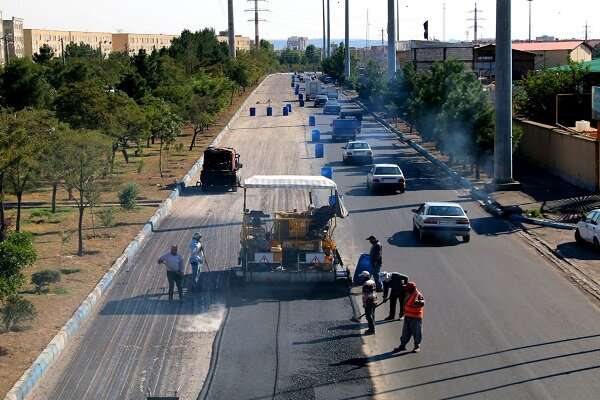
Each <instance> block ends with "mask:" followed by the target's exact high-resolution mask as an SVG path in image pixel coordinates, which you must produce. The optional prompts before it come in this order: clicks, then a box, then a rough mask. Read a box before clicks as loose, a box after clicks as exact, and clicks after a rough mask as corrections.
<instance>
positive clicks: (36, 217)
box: [29, 210, 60, 224]
mask: <svg viewBox="0 0 600 400" xmlns="http://www.w3.org/2000/svg"><path fill="white" fill-rule="evenodd" d="M29 222H32V223H34V224H44V223H50V224H56V223H58V222H60V220H59V219H58V218H57V216H56V214H53V213H52V212H51V211H50V210H35V211H33V212H32V213H31V214H30V215H29Z"/></svg>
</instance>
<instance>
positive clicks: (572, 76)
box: [514, 63, 590, 124]
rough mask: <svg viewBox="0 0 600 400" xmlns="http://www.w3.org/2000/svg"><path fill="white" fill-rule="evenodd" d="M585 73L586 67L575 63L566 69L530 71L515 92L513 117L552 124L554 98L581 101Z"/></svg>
mask: <svg viewBox="0 0 600 400" xmlns="http://www.w3.org/2000/svg"><path fill="white" fill-rule="evenodd" d="M589 72H590V71H589V67H587V66H583V65H581V64H578V63H570V64H569V66H568V67H566V68H558V69H556V68H553V69H545V70H541V71H530V72H529V73H528V74H527V75H526V76H525V78H523V79H522V80H521V81H519V82H518V83H517V87H516V88H515V96H514V108H515V113H516V114H518V115H520V116H522V117H525V118H529V119H531V120H533V121H537V122H541V123H547V124H554V122H555V118H556V116H555V112H556V95H557V94H573V95H575V96H576V97H577V98H578V99H579V100H581V99H582V97H583V96H582V94H581V93H583V85H584V81H585V78H586V76H587V75H588V74H589Z"/></svg>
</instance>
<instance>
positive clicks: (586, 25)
mask: <svg viewBox="0 0 600 400" xmlns="http://www.w3.org/2000/svg"><path fill="white" fill-rule="evenodd" d="M589 29H590V26H589V25H588V22H587V21H585V41H586V42H587V41H588V33H589Z"/></svg>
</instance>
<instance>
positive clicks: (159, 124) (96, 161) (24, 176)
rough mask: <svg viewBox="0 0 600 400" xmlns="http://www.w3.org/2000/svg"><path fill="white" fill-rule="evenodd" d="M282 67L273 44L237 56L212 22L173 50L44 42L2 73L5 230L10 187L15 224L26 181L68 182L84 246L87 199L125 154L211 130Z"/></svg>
mask: <svg viewBox="0 0 600 400" xmlns="http://www.w3.org/2000/svg"><path fill="white" fill-rule="evenodd" d="M275 68H277V59H276V56H275V54H274V52H273V49H272V47H271V46H270V44H269V43H267V42H263V43H261V48H260V49H259V50H253V51H252V52H247V53H246V52H240V53H239V54H238V57H237V58H236V59H230V58H229V57H228V54H227V47H226V45H225V44H223V43H219V42H218V41H217V39H216V36H215V34H214V31H212V30H209V29H205V30H202V31H199V32H194V33H192V32H189V31H184V32H183V33H182V34H181V35H180V36H179V37H178V38H176V39H174V40H173V42H172V45H171V47H170V48H168V49H162V50H160V51H153V52H152V53H151V54H147V53H146V52H145V51H143V50H141V51H140V52H139V53H138V54H136V55H134V56H131V57H130V56H129V55H127V54H120V53H115V54H110V55H109V56H108V57H107V58H104V57H102V56H101V54H99V52H97V51H96V50H94V49H93V48H91V47H90V46H87V45H84V44H79V45H77V44H71V45H69V46H67V49H66V51H65V55H64V57H62V58H61V59H57V58H56V57H54V54H53V53H52V51H51V49H50V48H48V47H47V46H46V47H43V48H41V49H40V50H39V52H38V53H37V54H36V55H35V57H34V61H31V60H27V59H16V60H12V61H11V62H10V63H9V64H8V65H7V66H6V67H5V68H4V69H3V70H2V72H1V73H0V105H1V106H2V108H1V109H0V233H1V234H2V235H3V236H2V237H4V234H5V233H6V219H5V217H4V207H3V200H4V192H5V190H8V191H10V192H12V193H13V194H14V195H15V196H16V198H17V216H16V230H17V231H19V230H20V228H21V212H20V209H21V202H22V198H23V195H24V194H25V193H26V192H27V190H29V189H31V188H33V187H39V186H41V185H49V186H51V187H52V193H53V195H52V204H53V207H52V208H53V210H55V204H56V191H57V188H58V187H60V186H61V185H62V186H64V187H65V188H67V189H68V190H69V192H70V193H74V192H76V193H77V195H76V196H75V197H74V200H75V201H76V203H77V205H78V206H79V222H80V223H79V250H78V253H79V254H80V255H81V254H83V239H82V229H83V228H82V225H83V215H84V211H85V208H86V207H87V205H88V204H90V203H91V202H92V200H93V198H94V197H97V196H98V194H97V193H98V191H99V190H100V189H101V187H102V186H103V185H100V184H99V182H101V181H109V180H110V179H111V174H112V172H113V168H114V165H115V159H116V158H115V156H116V154H118V153H120V154H122V155H123V158H124V161H125V162H129V159H130V156H131V154H130V152H131V151H134V155H141V153H142V152H143V149H144V147H146V146H150V144H153V143H155V142H158V144H159V145H160V161H159V168H160V173H161V176H162V170H163V167H162V165H163V162H162V159H163V150H165V149H167V150H168V149H169V147H170V146H172V144H173V143H174V142H175V140H176V139H177V137H178V135H180V133H181V131H182V127H183V125H184V124H189V125H190V126H191V127H192V128H193V130H194V135H193V138H192V140H191V143H190V147H189V148H190V150H192V149H193V148H194V146H195V142H196V138H197V135H199V134H201V133H202V132H203V131H204V130H206V129H207V128H208V127H209V126H210V125H211V124H212V123H213V122H214V120H215V118H216V116H217V115H218V113H219V112H220V111H221V110H223V109H224V108H225V107H226V106H228V105H229V104H230V103H231V102H232V100H233V98H234V96H235V95H236V93H238V92H240V91H245V90H246V88H247V87H249V86H250V85H252V84H254V83H256V82H257V81H258V80H259V79H260V77H261V76H263V75H264V74H266V73H268V72H270V71H272V70H274V69H275Z"/></svg>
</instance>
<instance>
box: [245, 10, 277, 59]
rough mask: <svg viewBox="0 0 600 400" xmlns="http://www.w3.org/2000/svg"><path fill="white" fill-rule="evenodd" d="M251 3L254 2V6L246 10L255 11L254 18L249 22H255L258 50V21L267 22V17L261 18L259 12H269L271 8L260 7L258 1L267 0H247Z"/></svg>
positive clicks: (258, 46) (257, 47)
mask: <svg viewBox="0 0 600 400" xmlns="http://www.w3.org/2000/svg"><path fill="white" fill-rule="evenodd" d="M247 1H248V2H249V3H254V8H251V9H247V10H244V11H245V12H250V13H254V18H251V19H249V20H248V22H254V46H255V47H256V50H258V49H259V48H260V40H259V39H260V38H259V35H258V23H259V22H267V20H266V19H262V18H259V16H258V13H261V12H269V11H271V10H267V9H263V8H259V7H258V2H259V1H263V2H266V1H267V0H247Z"/></svg>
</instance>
